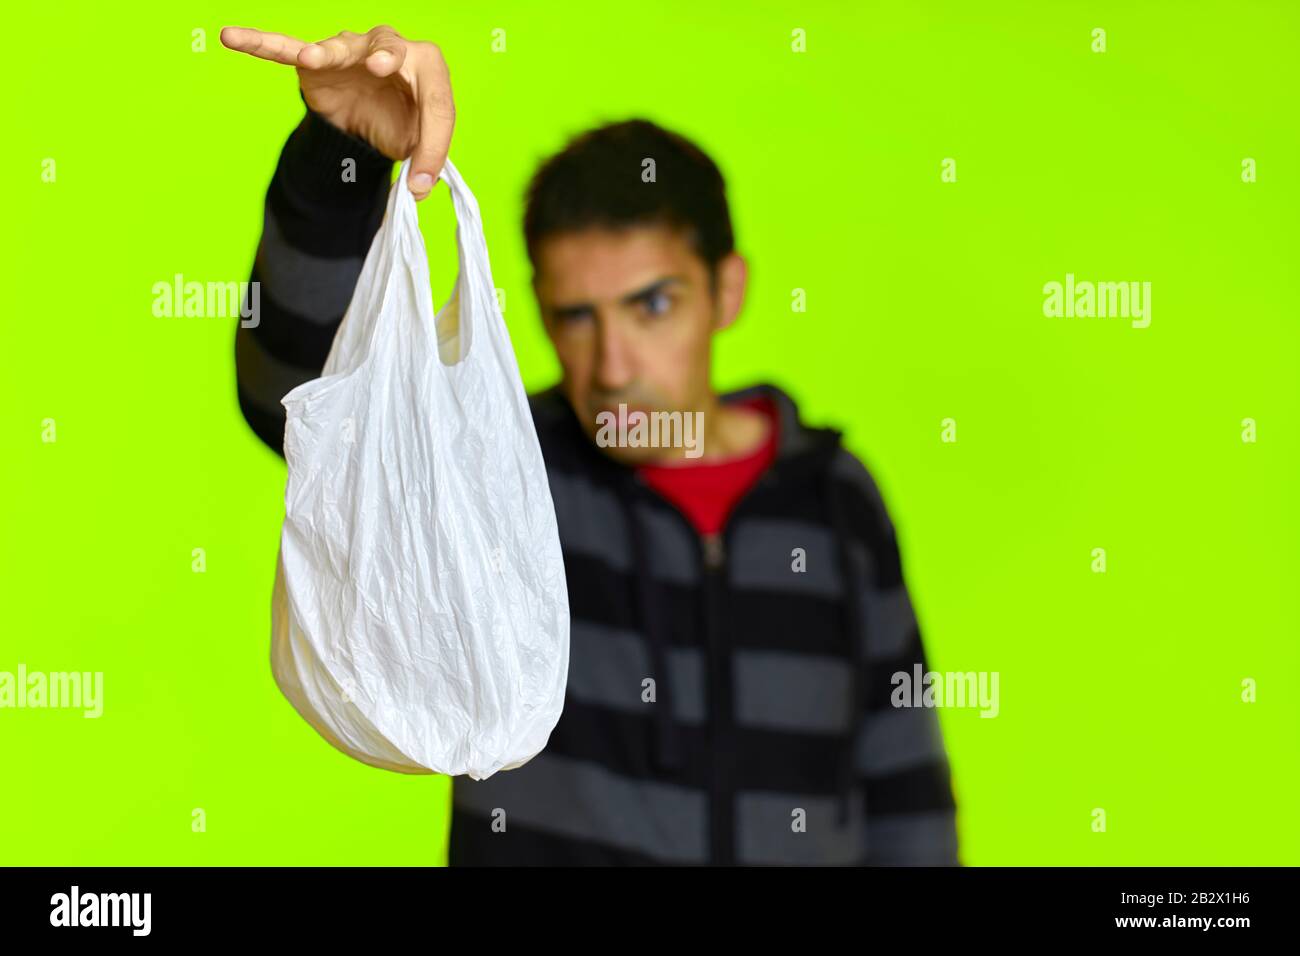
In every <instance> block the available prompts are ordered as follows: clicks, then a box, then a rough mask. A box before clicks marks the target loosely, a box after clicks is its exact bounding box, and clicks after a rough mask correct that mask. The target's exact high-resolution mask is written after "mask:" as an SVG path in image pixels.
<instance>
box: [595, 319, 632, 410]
mask: <svg viewBox="0 0 1300 956" xmlns="http://www.w3.org/2000/svg"><path fill="white" fill-rule="evenodd" d="M598 329H599V332H598V340H597V342H596V385H597V386H598V387H599V388H601V389H602V390H605V391H611V392H613V391H617V390H619V389H622V388H625V387H627V385H629V384H630V383H631V382H632V380H633V379H634V378H635V374H634V373H635V368H634V367H633V361H632V354H631V349H630V348H629V343H628V341H627V338H626V336H624V335H623V333H622V331H621V330H620V329H619V328H618V325H617V322H616V321H614V320H611V319H607V318H602V320H601V321H600V322H599V323H598Z"/></svg>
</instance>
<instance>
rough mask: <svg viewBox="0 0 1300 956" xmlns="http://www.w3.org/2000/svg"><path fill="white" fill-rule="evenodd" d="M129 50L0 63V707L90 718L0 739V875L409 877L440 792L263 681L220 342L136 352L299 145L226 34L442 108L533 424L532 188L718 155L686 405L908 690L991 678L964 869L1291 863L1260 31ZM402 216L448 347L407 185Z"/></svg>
mask: <svg viewBox="0 0 1300 956" xmlns="http://www.w3.org/2000/svg"><path fill="white" fill-rule="evenodd" d="M151 6H152V9H148V8H147V6H146V5H141V6H139V7H136V8H135V9H132V10H131V11H130V12H129V15H128V13H127V12H125V11H119V10H118V9H117V8H114V7H112V6H108V7H103V6H100V5H98V4H89V3H86V4H75V3H74V4H63V5H60V6H58V7H56V6H53V5H45V4H40V5H31V6H27V7H23V8H21V12H18V11H15V13H14V16H12V17H11V19H10V21H9V22H10V26H9V28H8V35H9V37H10V41H11V42H10V43H9V44H8V50H7V51H6V57H5V65H4V67H3V68H2V69H3V71H4V74H5V75H4V84H3V86H4V89H5V90H6V92H7V95H8V97H9V98H10V101H9V102H8V103H7V109H6V113H7V116H6V120H7V122H6V126H7V135H6V141H7V142H9V144H10V145H9V147H7V148H6V149H4V150H3V151H0V164H2V166H3V170H2V173H3V182H4V183H5V196H6V209H7V211H8V212H9V228H7V229H6V230H5V233H6V238H5V244H6V248H5V249H4V256H3V261H4V262H5V264H6V270H7V271H9V275H8V277H7V280H6V283H5V288H6V291H7V297H8V298H7V308H6V312H7V315H6V321H5V328H6V335H5V348H4V349H3V354H4V358H5V371H4V374H3V376H0V381H2V382H3V384H2V385H0V387H2V388H3V390H4V391H3V395H2V396H0V399H2V400H0V416H2V418H0V425H2V429H3V430H2V434H0V437H2V439H3V448H4V455H5V463H6V467H5V468H4V481H5V488H4V494H3V501H4V508H3V515H4V517H3V522H4V526H3V537H2V544H0V575H2V578H3V581H4V587H5V608H6V611H7V613H6V615H5V621H4V629H3V633H2V634H0V670H7V671H14V670H16V668H17V666H18V664H19V663H20V662H21V663H24V664H25V665H26V666H27V668H28V670H29V671H36V670H43V671H61V670H79V671H103V672H104V683H105V688H104V708H105V710H104V715H103V716H102V717H101V718H100V719H98V720H86V719H84V718H83V717H82V716H81V713H80V712H79V711H60V710H34V709H28V710H15V709H7V710H0V753H2V754H3V759H4V765H5V771H6V780H7V786H5V787H3V788H2V789H0V862H3V863H9V864H155V863H156V864H241V863H253V864H432V863H440V862H442V861H443V859H444V854H445V841H446V828H447V821H448V816H447V806H446V804H447V797H448V791H449V787H448V779H447V778H445V777H407V776H402V775H398V774H392V773H387V772H384V771H379V770H374V769H371V768H368V767H366V766H363V765H362V764H360V763H356V762H353V761H351V760H349V759H348V758H346V757H344V756H342V755H341V754H339V753H337V752H335V751H334V750H332V749H331V748H330V747H329V746H328V745H327V744H326V743H325V742H324V741H322V740H321V739H320V738H319V737H318V736H317V735H316V734H315V732H314V731H312V730H311V729H310V728H309V727H308V726H307V724H306V723H304V722H303V721H302V720H301V719H300V718H299V717H298V716H297V715H296V714H295V713H294V711H293V710H292V709H291V708H290V706H289V704H288V703H287V702H286V701H285V700H284V699H283V698H282V697H281V695H280V694H279V692H278V690H277V689H276V687H275V684H274V683H273V681H272V678H271V671H270V666H269V660H268V654H269V641H270V593H271V581H272V572H273V568H274V560H275V554H276V543H277V535H278V533H279V523H280V521H281V519H282V516H283V488H284V478H285V470H284V465H283V462H282V461H281V460H280V459H279V458H278V457H276V456H275V455H274V454H273V453H272V452H270V451H269V450H268V449H267V448H265V447H264V446H263V445H261V444H260V443H259V442H258V440H257V439H256V438H255V437H254V436H253V434H252V432H251V431H250V430H249V429H248V428H247V426H246V425H245V424H244V422H243V420H242V419H241V417H240V415H239V411H238V408H237V405H236V400H235V386H234V369H233V331H234V320H230V319H213V318H188V319H186V318H156V317H154V316H153V315H152V312H151V304H152V286H153V283H155V282H159V281H164V282H166V281H170V280H171V278H172V276H173V275H174V274H175V273H177V272H180V273H183V274H184V276H185V277H186V278H187V279H189V280H197V281H203V282H206V281H242V280H246V279H247V278H248V271H249V267H250V265H251V263H252V257H253V253H254V249H255V246H256V242H257V238H258V234H259V230H260V227H261V211H262V203H263V198H264V195H265V188H266V185H267V182H268V180H269V177H270V175H271V172H272V170H273V168H274V165H275V162H276V159H277V156H278V153H279V150H280V147H281V145H282V143H283V141H284V139H285V137H286V136H287V135H288V133H289V132H290V130H291V129H292V128H293V126H294V125H295V123H296V122H297V120H298V119H299V117H300V116H301V113H302V105H301V102H300V100H299V99H298V96H297V92H296V81H295V77H294V74H293V71H292V70H291V69H290V68H288V67H281V66H278V65H275V64H270V63H263V62H257V61H254V60H252V59H249V58H247V57H244V56H241V55H238V54H235V53H231V52H230V51H227V50H225V49H223V48H221V46H220V42H219V39H218V33H219V30H220V28H221V26H223V25H226V24H233V25H242V26H256V27H259V28H263V29H270V30H277V31H282V32H286V33H291V34H294V35H297V36H300V37H304V38H307V39H319V38H322V37H324V36H327V35H331V34H333V33H336V32H337V31H338V30H340V29H351V30H355V31H358V32H362V31H365V30H366V29H368V28H369V27H371V26H373V25H375V24H377V23H390V24H392V25H393V26H395V27H396V28H397V29H398V30H399V31H401V32H402V33H403V34H404V35H405V36H407V37H410V38H418V39H431V40H434V41H436V42H438V43H439V44H440V45H441V46H442V48H443V50H444V53H445V56H446V57H447V60H448V62H449V64H450V67H451V75H452V81H453V87H454V90H455V96H456V103H457V108H458V122H457V129H456V133H455V138H454V141H453V145H452V156H453V158H454V160H455V162H456V164H457V166H458V168H459V169H460V170H461V171H462V173H463V174H464V175H465V177H466V180H467V182H468V183H469V185H470V187H471V188H472V189H473V190H474V191H475V193H476V195H477V197H478V200H479V203H480V204H481V208H482V212H483V216H484V222H485V226H486V232H487V238H488V244H489V248H490V249H491V251H492V257H493V268H494V273H495V278H496V282H497V285H499V286H500V287H502V288H504V289H505V290H506V294H507V300H506V301H507V309H506V317H507V320H508V323H509V327H510V332H511V335H512V337H513V340H514V343H515V346H516V349H517V352H518V355H519V359H520V365H521V368H522V370H523V374H524V376H525V384H526V385H527V386H528V387H529V388H530V389H532V388H537V387H540V386H543V385H546V384H548V383H549V382H550V381H552V380H553V378H554V376H555V374H556V371H557V365H556V363H555V361H554V359H553V357H552V356H551V354H550V353H549V350H548V346H547V344H546V341H545V339H544V338H543V335H542V331H541V327H540V323H539V320H538V318H537V314H536V309H535V305H534V302H533V300H532V298H531V293H530V290H529V284H528V279H529V271H528V266H527V262H526V258H525V254H524V246H523V241H522V234H521V228H520V223H521V213H522V198H523V190H524V187H525V184H526V181H527V179H528V177H529V175H530V174H531V173H532V171H533V169H534V168H535V166H536V164H537V163H538V162H539V161H540V160H541V159H542V158H544V157H545V156H546V155H548V154H549V153H550V152H552V151H554V150H556V149H558V148H559V147H560V146H562V145H563V143H564V142H565V141H566V139H567V138H568V137H569V136H571V135H573V134H575V133H577V132H579V131H581V130H583V129H585V128H587V127H589V126H590V125H592V124H594V123H597V122H601V121H605V120H612V119H619V118H624V117H628V116H634V115H640V116H646V117H649V118H651V119H655V120H657V121H659V122H661V123H663V124H665V125H668V126H670V127H672V128H674V129H676V130H678V131H680V132H682V133H684V134H686V135H688V136H691V137H693V138H695V139H696V140H697V141H698V142H699V143H700V145H701V146H703V147H704V148H705V149H706V150H708V151H709V152H710V153H711V154H712V155H713V156H714V157H715V158H716V160H717V161H718V163H719V165H720V166H721V167H722V169H723V171H724V173H725V174H726V175H727V177H728V182H729V189H730V197H731V201H732V205H733V211H734V218H735V225H736V232H737V237H738V243H739V246H740V248H741V251H742V252H744V253H745V254H746V255H747V256H748V259H749V262H750V266H751V285H750V288H749V296H748V300H747V304H746V307H745V310H744V312H743V313H742V317H741V321H740V322H739V324H738V325H737V326H736V327H735V328H734V329H732V330H729V331H727V332H725V333H723V335H722V337H721V339H720V343H719V352H718V357H717V366H716V373H715V375H716V377H715V384H716V385H717V386H718V387H720V388H730V387H737V386H741V385H744V384H748V383H750V382H753V381H756V380H768V381H772V382H775V383H777V384H780V385H782V386H784V387H785V388H787V389H788V390H790V391H791V392H792V393H793V394H794V395H795V397H796V398H797V399H798V400H799V401H800V402H801V405H802V408H803V410H804V413H805V415H806V416H807V418H808V419H809V420H810V421H812V422H813V423H818V424H834V425H838V426H840V427H842V428H844V429H845V431H846V433H847V437H848V441H849V444H850V447H852V448H853V449H854V450H855V451H856V452H858V453H859V454H860V455H861V456H862V457H863V459H864V461H865V462H866V463H867V464H868V466H869V467H870V468H871V469H872V471H873V472H874V474H875V475H876V477H877V479H878V481H879V483H880V485H881V488H882V490H883V492H884V494H885V496H886V499H887V501H888V503H889V506H890V508H891V512H892V514H893V516H894V519H895V522H896V524H897V526H898V529H899V534H900V540H901V543H902V549H903V557H904V561H905V567H906V572H907V577H908V581H909V583H910V585H911V587H912V590H913V595H914V600H915V603H916V608H917V612H918V615H919V617H920V620H921V625H922V629H923V634H924V636H925V639H926V642H927V646H928V648H929V652H930V654H931V657H932V658H933V666H934V667H936V668H937V669H941V670H988V671H998V672H999V673H1000V675H1001V697H1002V699H1001V714H1000V716H998V717H997V718H996V719H993V720H988V719H980V718H979V716H978V713H977V712H976V711H974V710H965V711H957V710H946V711H942V712H941V715H942V720H943V726H944V731H945V734H946V737H947V741H948V745H949V749H950V755H951V760H952V764H953V771H954V778H955V784H956V791H957V799H958V804H959V807H960V832H961V838H962V851H963V859H964V861H965V862H966V863H969V864H974V865H984V864H1021V863H1024V864H1066V863H1069V864H1193V863H1197V864H1229V863H1243V864H1245V863H1255V864H1282V863H1290V864H1295V863H1300V823H1298V822H1297V815H1296V813H1295V807H1296V784H1297V777H1298V774H1297V766H1298V762H1297V757H1298V756H1300V753H1298V750H1300V745H1298V743H1297V738H1298V737H1300V731H1298V728H1300V704H1298V703H1297V694H1296V679H1297V675H1300V666H1298V665H1300V661H1297V657H1298V656H1300V654H1298V653H1297V636H1298V635H1300V620H1298V615H1297V606H1296V596H1295V595H1296V593H1297V589H1296V581H1297V578H1298V576H1300V574H1298V572H1300V557H1298V550H1300V549H1298V548H1297V539H1298V538H1300V534H1298V532H1300V526H1298V525H1300V522H1298V520H1297V506H1296V498H1295V490H1296V478H1297V463H1298V460H1300V455H1298V450H1300V445H1298V439H1297V422H1298V421H1300V407H1297V406H1298V404H1300V403H1298V401H1297V389H1296V377H1295V373H1296V369H1297V367H1300V363H1298V362H1297V357H1298V356H1297V349H1298V346H1300V335H1297V331H1296V322H1297V299H1296V283H1297V267H1296V263H1297V258H1296V251H1297V250H1296V241H1295V229H1296V225H1297V222H1298V221H1300V217H1298V216H1297V212H1298V211H1300V203H1298V202H1297V199H1298V198H1300V197H1298V193H1297V186H1296V183H1297V174H1298V173H1300V170H1298V169H1297V158H1298V157H1300V141H1298V139H1300V137H1298V135H1297V124H1296V122H1295V104H1296V93H1297V90H1298V89H1300V83H1298V82H1297V72H1298V69H1300V68H1298V64H1300V58H1298V57H1297V56H1296V54H1295V51H1296V48H1297V38H1298V37H1297V34H1298V33H1300V31H1298V30H1297V27H1298V26H1300V10H1298V8H1297V5H1296V4H1292V3H1243V2H1230V3H1229V2H1224V3H1206V4H1195V3H1185V2H1178V3H1160V4H1156V3H1149V4H1134V3H1106V4H1086V5H1084V4H1073V3H1035V4H995V5H988V4H970V5H969V6H968V5H958V4H862V5H857V4H854V5H849V4H843V5H840V4H827V3H811V2H803V0H801V2H797V3H795V2H785V3H759V2H746V3H744V4H727V5H723V4H708V3H699V2H690V3H682V2H656V3H651V4H629V5H626V7H624V8H622V9H620V10H617V11H613V10H610V9H608V5H607V4H603V3H602V4H595V3H593V4H570V3H566V4H563V5H560V6H557V5H553V4H549V3H540V2H535V3H482V4H479V3H471V4H456V5H441V4H430V3H402V2H397V3H391V4H387V5H382V6H381V5H377V4H363V3H351V4H344V3H324V4H312V5H310V8H308V7H306V6H305V5H297V6H295V5H290V4H281V3H261V2H259V3H257V4H224V3H223V4H210V5H206V4H197V5H193V6H192V7H191V8H190V9H189V10H188V11H187V12H183V13H178V12H176V11H175V9H174V6H173V5H172V4H153V5H151ZM991 6H995V7H996V8H997V9H996V10H992V9H990V7H991ZM1096 27H1102V28H1104V29H1105V30H1106V31H1107V44H1108V49H1107V51H1106V52H1105V53H1102V54H1098V53H1093V52H1092V50H1091V48H1090V47H1091V43H1092V37H1091V31H1092V30H1093V29H1094V28H1096ZM195 28H203V29H205V30H206V31H207V50H206V52H201V53H198V52H192V50H191V31H192V30H193V29H195ZM495 28H502V29H504V30H505V31H506V42H507V47H506V51H505V52H502V53H494V52H493V51H492V48H491V43H492V30H493V29H495ZM795 28H803V29H804V30H806V31H807V51H806V52H804V53H794V52H792V51H791V31H792V30H793V29H795ZM944 157H952V158H954V159H956V161H957V172H958V179H957V182H956V183H943V182H941V181H940V163H941V161H942V160H943V158H944ZM1244 157H1252V158H1254V159H1255V160H1256V161H1257V163H1258V182H1256V183H1253V184H1247V183H1243V182H1242V179H1241V161H1242V159H1243V158H1244ZM45 158H53V159H55V160H56V162H57V181H56V182H54V183H45V182H42V181H41V176H40V173H41V162H42V160H43V159H45ZM421 218H422V226H423V229H424V232H425V235H426V237H427V240H428V246H429V251H430V260H431V268H432V271H433V277H434V291H435V295H436V296H439V302H441V296H443V295H444V294H445V292H446V291H448V290H449V289H450V287H451V282H452V280H453V278H454V269H455V254H454V239H453V232H452V230H453V225H454V220H453V218H452V216H451V210H450V203H449V202H448V199H447V193H446V190H445V187H441V186H440V187H439V191H438V192H437V194H436V198H435V199H434V200H433V201H431V202H428V203H424V204H422V208H421ZM1067 272H1072V273H1074V274H1075V275H1076V276H1077V277H1078V278H1079V279H1091V280H1116V281H1121V280H1137V281H1149V282H1151V283H1152V284H1153V290H1152V307H1153V308H1152V322H1151V325H1150V327H1149V328H1147V329H1133V328H1131V327H1130V326H1129V324H1128V322H1127V321H1125V320H1122V319H1092V320H1088V319H1049V318H1046V317H1044V315H1043V313H1042V301H1043V295H1042V287H1043V284H1044V283H1046V282H1049V281H1052V280H1056V281H1063V280H1064V277H1065V274H1066V273H1067ZM795 288H802V289H804V290H806V294H807V303H808V309H807V311H806V312H803V313H796V312H793V311H792V310H791V307H790V303H791V290H793V289H795ZM948 417H951V418H953V419H955V420H956V422H957V435H958V440H957V442H956V443H952V444H945V443H942V442H941V441H940V423H941V421H942V420H943V419H944V418H948ZM1247 417H1250V418H1253V419H1255V420H1256V422H1257V427H1258V441H1257V442H1256V443H1254V444H1248V443H1244V442H1243V441H1242V439H1241V421H1242V419H1243V418H1247ZM45 418H53V419H54V420H55V421H56V425H57V441H56V442H53V443H45V442H42V441H41V428H42V425H41V423H42V420H43V419H45ZM196 547H202V548H204V549H206V554H207V570H206V572H205V573H202V574H197V573H194V572H193V571H192V570H191V550H192V549H193V548H196ZM1097 547H1102V548H1105V549H1106V552H1107V560H1108V570H1107V572H1106V573H1104V574H1096V573H1093V572H1092V571H1091V567H1090V565H1091V561H1092V556H1091V552H1092V549H1093V548H1097ZM1244 678H1253V679H1254V680H1255V681H1257V684H1258V700H1257V702H1255V703H1253V704H1247V703H1243V702H1242V701H1241V682H1242V680H1243V679H1244ZM196 807H200V808H203V810H204V811H205V812H206V815H207V829H206V832H198V833H196V832H193V831H192V828H191V811H192V810H193V809H194V808H196ZM1096 807H1100V808H1103V809H1105V811H1106V814H1107V831H1106V832H1105V833H1095V832H1093V830H1092V826H1091V824H1092V816H1091V813H1092V810H1093V808H1096Z"/></svg>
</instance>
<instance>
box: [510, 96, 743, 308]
mask: <svg viewBox="0 0 1300 956" xmlns="http://www.w3.org/2000/svg"><path fill="white" fill-rule="evenodd" d="M646 159H653V160H654V163H655V181H654V182H643V181H642V178H641V177H642V168H643V167H642V164H643V162H644V161H645V160H646ZM638 225H667V226H670V227H674V228H678V229H686V230H688V231H689V240H690V243H691V246H692V248H693V249H694V250H695V253H696V255H698V256H699V257H700V258H701V259H703V260H704V262H705V264H706V265H707V266H708V269H709V281H710V284H712V283H713V282H714V280H715V273H716V267H717V264H718V262H719V261H721V259H722V258H723V257H724V256H726V255H727V254H728V253H729V252H731V251H732V249H733V248H734V247H735V238H734V236H733V235H732V230H731V212H730V210H729V209H728V206H727V190H726V183H725V181H724V180H723V178H722V173H721V171H719V169H718V167H717V164H715V163H714V162H713V160H712V159H710V158H709V157H708V155H707V154H706V153H705V152H704V151H703V150H702V149H700V148H699V147H698V146H696V145H695V144H694V143H692V142H691V141H690V140H688V139H686V138H685V137H684V136H680V135H678V134H677V133H673V132H671V131H669V130H666V129H664V128H663V127H661V126H659V125H658V124H656V123H652V122H651V121H649V120H645V119H630V120H624V121H622V122H617V123H608V124H606V125H604V126H600V127H598V128H596V129H592V130H588V131H587V132H585V133H582V134H581V135H579V136H577V137H575V138H574V139H572V140H570V141H569V143H568V144H567V145H566V146H565V147H564V149H563V150H561V151H560V152H559V153H557V154H555V155H554V156H552V157H551V158H550V159H548V160H546V161H545V162H544V163H543V164H542V166H541V167H540V168H539V169H538V170H537V172H536V173H535V174H534V176H533V179H532V182H531V183H530V184H529V187H528V196H527V204H526V209H525V212H524V240H525V242H526V243H527V245H528V257H529V259H530V260H532V263H533V269H534V271H536V269H537V262H538V258H537V256H538V247H539V244H540V242H541V240H542V239H544V238H545V237H546V236H549V235H553V234H556V233H563V232H577V231H580V230H582V229H586V228H590V227H600V228H606V229H614V230H618V229H625V228H628V227H630V226H638Z"/></svg>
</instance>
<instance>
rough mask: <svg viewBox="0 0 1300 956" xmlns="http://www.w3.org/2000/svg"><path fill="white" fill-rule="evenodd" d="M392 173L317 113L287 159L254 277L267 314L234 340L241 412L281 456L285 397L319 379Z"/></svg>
mask: <svg viewBox="0 0 1300 956" xmlns="http://www.w3.org/2000/svg"><path fill="white" fill-rule="evenodd" d="M348 160H352V161H354V162H355V181H351V180H352V179H353V176H352V175H351V173H349V174H348V176H347V177H346V179H345V176H344V173H345V169H346V167H349V166H351V165H352V164H351V163H348V162H347V161H348ZM345 164H346V166H345ZM392 173H393V161H392V160H391V159H389V158H388V157H386V156H384V155H383V154H382V153H380V152H378V151H377V150H376V149H375V148H374V147H372V146H371V145H370V144H368V143H367V142H365V141H364V140H362V139H359V138H357V137H355V136H352V135H350V134H348V133H345V132H344V131H343V130H341V129H339V128H338V127H336V126H334V125H333V124H331V123H330V122H329V121H328V120H326V119H325V118H323V117H322V116H320V115H319V114H318V113H314V112H312V111H311V110H310V109H309V110H308V111H307V114H306V115H305V116H304V117H303V120H302V122H301V123H299V124H298V127H297V128H296V129H295V130H294V131H293V133H291V134H290V136H289V138H288V140H287V141H286V143H285V145H284V149H283V150H282V151H281V153H280V162H279V164H278V165H277V166H276V169H275V175H274V176H273V177H272V179H271V185H270V187H269V188H268V190H267V194H266V205H265V213H264V218H263V225H262V238H261V241H260V242H259V243H258V247H257V257H256V259H255V260H254V263H253V270H252V281H253V282H257V283H260V287H259V290H258V294H259V298H258V304H259V307H260V308H259V311H258V314H257V315H256V316H254V317H250V318H249V319H248V320H246V322H245V321H241V323H240V325H239V328H238V330H237V331H236V333H235V374H236V380H237V383H238V392H239V407H240V410H241V411H242V412H243V415H244V418H245V419H246V420H247V422H248V424H249V425H250V426H251V427H252V429H253V431H254V432H255V433H256V434H257V436H258V437H259V438H261V439H262V441H264V442H266V444H267V445H269V446H270V447H271V448H272V449H274V450H275V451H276V453H277V454H281V455H283V454H284V406H282V405H281V404H280V399H281V398H282V397H284V395H286V394H287V393H288V392H289V391H290V390H292V389H294V388H296V387H297V386H298V385H300V384H302V383H303V382H306V381H309V380H311V379H314V378H318V377H319V376H320V373H321V368H322V367H323V366H324V364H325V359H326V357H327V356H328V355H329V350H330V345H331V343H332V342H333V340H334V333H335V331H337V329H338V326H339V323H340V322H341V321H342V319H343V313H344V312H346V311H347V307H348V303H349V302H350V301H351V300H352V291H353V289H354V287H355V286H356V283H357V277H358V276H359V275H360V274H361V266H362V263H363V262H364V260H365V256H366V252H367V251H368V250H369V248H370V243H371V240H372V239H373V238H374V235H375V232H376V231H377V230H378V229H379V224H380V222H381V221H382V219H383V216H384V206H385V200H386V197H387V195H388V187H389V185H390V183H391V181H392ZM247 306H248V303H245V311H247ZM245 325H246V326H247V327H245Z"/></svg>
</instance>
